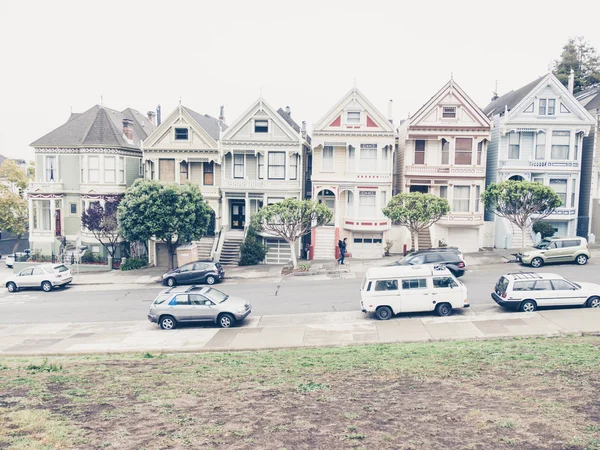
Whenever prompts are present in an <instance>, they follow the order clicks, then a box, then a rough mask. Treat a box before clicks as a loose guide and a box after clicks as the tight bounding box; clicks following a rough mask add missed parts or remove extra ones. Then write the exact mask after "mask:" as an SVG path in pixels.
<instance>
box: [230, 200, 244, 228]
mask: <svg viewBox="0 0 600 450" xmlns="http://www.w3.org/2000/svg"><path fill="white" fill-rule="evenodd" d="M245 225H246V205H245V203H240V202H232V203H231V229H232V230H243V229H244V226H245Z"/></svg>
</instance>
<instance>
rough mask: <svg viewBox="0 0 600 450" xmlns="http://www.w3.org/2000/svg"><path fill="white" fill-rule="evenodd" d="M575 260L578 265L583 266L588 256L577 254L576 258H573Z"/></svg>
mask: <svg viewBox="0 0 600 450" xmlns="http://www.w3.org/2000/svg"><path fill="white" fill-rule="evenodd" d="M575 262H576V263H577V264H579V265H580V266H583V265H585V264H586V263H587V262H588V257H587V256H585V255H579V256H578V257H577V258H575Z"/></svg>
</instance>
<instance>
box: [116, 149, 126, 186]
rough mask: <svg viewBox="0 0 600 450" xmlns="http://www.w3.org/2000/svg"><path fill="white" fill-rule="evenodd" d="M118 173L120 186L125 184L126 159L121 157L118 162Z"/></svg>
mask: <svg viewBox="0 0 600 450" xmlns="http://www.w3.org/2000/svg"><path fill="white" fill-rule="evenodd" d="M117 172H118V180H119V184H125V157H124V156H119V160H118V161H117Z"/></svg>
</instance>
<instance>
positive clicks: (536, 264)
mask: <svg viewBox="0 0 600 450" xmlns="http://www.w3.org/2000/svg"><path fill="white" fill-rule="evenodd" d="M543 265H544V260H543V259H542V258H533V259H532V260H531V267H542V266H543Z"/></svg>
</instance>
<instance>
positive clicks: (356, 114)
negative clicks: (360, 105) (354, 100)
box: [346, 111, 360, 124]
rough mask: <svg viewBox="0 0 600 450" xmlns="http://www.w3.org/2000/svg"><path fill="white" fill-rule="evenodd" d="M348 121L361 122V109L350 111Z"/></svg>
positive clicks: (347, 116)
mask: <svg viewBox="0 0 600 450" xmlns="http://www.w3.org/2000/svg"><path fill="white" fill-rule="evenodd" d="M346 121H347V122H348V123H356V124H360V111H348V113H347V115H346Z"/></svg>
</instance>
